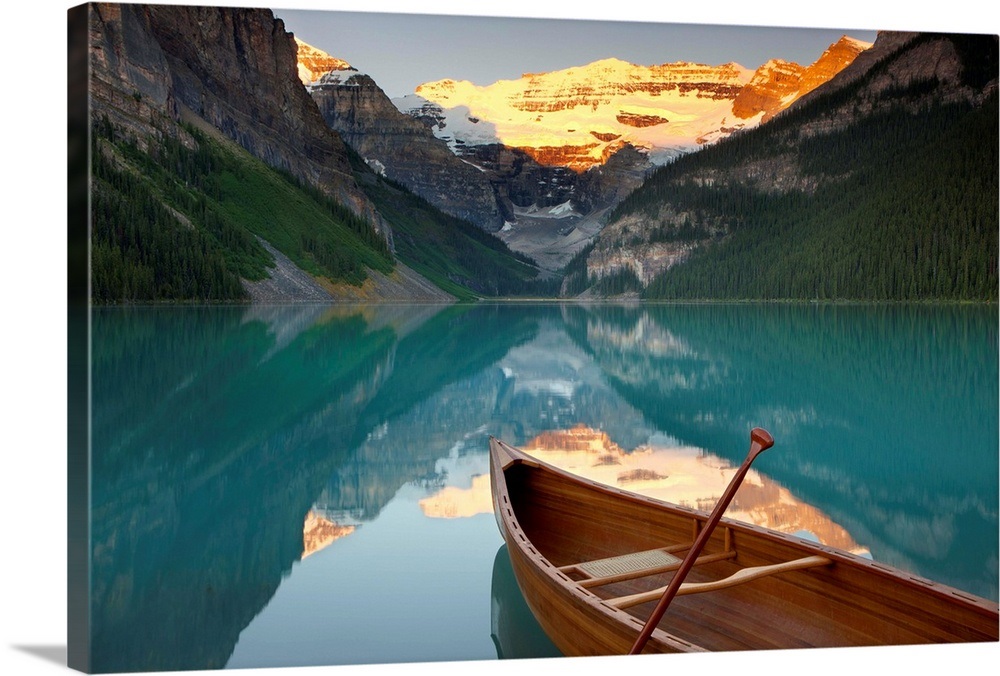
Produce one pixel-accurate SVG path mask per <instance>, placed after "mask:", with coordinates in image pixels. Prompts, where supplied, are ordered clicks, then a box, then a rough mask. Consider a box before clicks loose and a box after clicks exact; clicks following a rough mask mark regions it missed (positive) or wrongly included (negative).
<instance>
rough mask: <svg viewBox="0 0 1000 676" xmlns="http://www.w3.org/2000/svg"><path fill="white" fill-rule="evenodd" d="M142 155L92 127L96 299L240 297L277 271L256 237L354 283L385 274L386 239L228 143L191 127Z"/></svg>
mask: <svg viewBox="0 0 1000 676" xmlns="http://www.w3.org/2000/svg"><path fill="white" fill-rule="evenodd" d="M187 132H188V133H189V134H190V138H191V139H193V141H194V145H195V147H194V148H191V147H189V146H188V145H185V144H184V143H181V142H180V141H179V140H177V139H173V138H170V137H164V139H163V140H162V141H161V142H160V143H159V144H154V143H153V142H152V141H151V140H147V141H146V143H148V144H150V145H149V146H148V147H147V149H146V150H145V151H144V150H142V149H140V148H139V147H138V145H137V144H136V141H135V139H133V138H131V137H130V136H128V135H123V134H121V133H119V132H116V130H115V128H114V127H113V126H112V125H111V124H110V123H109V122H107V121H106V120H103V121H98V122H97V123H96V124H95V125H94V133H93V152H92V172H93V174H92V176H93V181H92V206H91V213H92V219H93V221H92V223H93V225H92V228H93V234H92V244H91V248H92V253H91V280H92V281H91V283H92V291H91V295H92V299H93V301H94V302H96V303H111V302H136V301H163V300H202V301H225V300H244V299H246V291H245V290H244V288H243V286H242V283H241V281H240V280H241V279H247V280H258V279H263V278H264V277H265V276H266V275H267V268H269V267H272V266H273V260H272V256H271V255H270V254H269V253H268V252H267V251H266V250H265V249H264V247H263V246H261V244H260V242H259V241H258V239H257V238H258V237H260V238H263V239H265V240H267V241H269V242H270V243H271V244H272V245H273V246H274V247H275V248H277V249H278V250H279V251H281V252H282V253H284V254H285V255H287V256H288V257H289V258H290V259H292V261H293V262H294V263H295V264H296V265H298V266H299V267H300V268H302V269H303V270H305V271H307V272H309V273H310V274H313V275H316V276H320V277H325V278H327V279H328V280H330V281H332V282H337V281H341V282H347V283H349V284H360V283H361V282H363V281H364V279H365V277H366V274H367V273H366V270H367V269H375V270H380V271H383V272H389V271H391V270H392V268H393V265H394V262H393V259H392V256H391V253H390V252H389V248H388V245H387V243H386V241H385V239H384V238H383V237H382V236H381V235H380V234H379V233H377V232H375V230H374V229H373V228H372V227H371V225H369V224H368V223H367V222H366V221H364V220H362V219H360V218H359V217H357V216H355V215H354V214H353V213H352V212H350V211H349V210H348V209H346V208H345V207H343V206H341V205H340V204H339V203H337V202H336V201H334V200H333V199H331V198H329V197H326V196H324V195H322V194H320V193H319V192H318V191H316V190H311V189H308V188H305V187H303V186H302V185H300V184H299V182H298V181H297V180H296V179H294V178H292V177H291V176H290V175H285V174H282V173H280V172H278V171H277V170H274V169H272V168H270V167H267V166H265V165H264V164H263V163H262V162H260V161H259V160H256V159H255V158H253V157H251V156H250V155H249V154H248V153H246V152H245V151H243V150H242V149H240V148H237V147H236V146H235V145H234V144H231V143H227V142H224V141H222V140H220V139H212V138H210V137H209V136H207V135H206V134H204V133H202V132H200V131H198V130H196V129H194V128H193V127H188V128H187Z"/></svg>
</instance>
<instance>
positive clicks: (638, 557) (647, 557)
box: [574, 549, 680, 577]
mask: <svg viewBox="0 0 1000 676" xmlns="http://www.w3.org/2000/svg"><path fill="white" fill-rule="evenodd" d="M675 563H680V559H678V558H677V557H676V556H674V555H673V554H671V553H669V552H665V551H663V550H662V549H650V550H647V551H644V552H631V553H629V554H622V555H620V556H609V557H608V558H606V559H597V560H596V561H587V562H585V563H578V564H576V565H575V566H574V567H575V568H576V569H577V570H580V571H583V572H584V573H586V574H587V575H589V576H590V577H610V576H612V575H621V574H623V573H633V572H636V571H639V570H648V569H653V568H659V567H660V566H670V565H673V564H675Z"/></svg>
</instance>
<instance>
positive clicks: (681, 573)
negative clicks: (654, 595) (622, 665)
mask: <svg viewBox="0 0 1000 676" xmlns="http://www.w3.org/2000/svg"><path fill="white" fill-rule="evenodd" d="M773 445H774V438H773V437H772V436H771V435H770V434H769V433H768V432H767V430H763V429H761V428H759V427H755V428H753V429H752V430H750V452H749V453H748V454H747V457H746V460H744V461H743V464H742V465H740V468H739V469H738V470H737V471H736V476H734V477H733V479H732V481H730V482H729V486H727V487H726V492H725V493H723V494H722V497H721V498H719V502H718V503H716V505H715V509H713V510H712V513H711V515H709V517H708V521H706V522H705V525H704V527H702V529H701V532H700V533H698V537H697V538H696V539H695V541H694V544H693V545H691V549H689V550H688V553H687V556H685V557H684V560H683V561H682V562H681V565H680V567H679V568H678V569H677V572H676V573H674V576H673V578H672V579H671V580H670V584H669V585H667V588H666V590H665V591H664V592H663V596H661V597H660V601H659V603H657V604H656V608H654V609H653V614H652V615H650V616H649V619H648V620H646V625H645V626H644V627H643V628H642V631H641V632H640V633H639V638H637V639H636V640H635V643H634V644H633V645H632V649H631V650H630V651H629V654H630V655H635V654H637V653H639V652H641V651H642V649H643V648H644V647H645V645H646V641H648V640H649V637H650V636H651V635H652V634H653V629H655V628H656V625H657V624H658V623H659V621H660V618H662V617H663V613H664V612H665V611H666V609H667V606H669V605H670V602H671V601H673V600H674V597H675V596H676V595H677V591H678V590H679V589H680V588H681V583H683V582H684V578H685V577H687V574H688V572H689V571H690V570H691V568H692V566H694V562H695V559H697V558H698V555H699V554H700V553H701V550H702V549H704V548H705V544H706V543H708V538H710V537H711V536H712V532H713V531H714V530H715V527H716V526H717V525H718V523H719V520H720V519H722V513H723V512H725V511H726V507H728V506H729V503H730V502H731V501H732V499H733V496H734V495H736V491H737V490H739V487H740V484H741V483H743V478H744V477H745V476H746V474H747V472H748V471H750V464H751V463H752V462H753V461H754V458H756V457H757V456H758V455H760V454H761V453H762V452H763V451H766V450H767V449H769V448H771V446H773Z"/></svg>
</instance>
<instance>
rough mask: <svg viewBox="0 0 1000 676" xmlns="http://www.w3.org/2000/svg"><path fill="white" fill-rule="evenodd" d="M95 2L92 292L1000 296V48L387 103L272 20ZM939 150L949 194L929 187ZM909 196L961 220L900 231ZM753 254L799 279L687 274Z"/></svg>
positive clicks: (528, 79) (549, 78)
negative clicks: (765, 254) (999, 138)
mask: <svg viewBox="0 0 1000 676" xmlns="http://www.w3.org/2000/svg"><path fill="white" fill-rule="evenodd" d="M81 11H84V12H86V21H85V22H84V25H86V26H87V36H86V38H87V40H86V41H87V44H88V45H89V48H90V49H89V54H90V56H89V59H90V65H89V71H88V77H89V79H88V85H89V89H90V106H91V110H90V113H91V120H92V128H93V133H92V135H91V145H92V154H91V156H92V157H93V158H94V159H93V165H92V168H91V173H92V195H93V204H94V206H93V209H92V221H93V233H94V234H93V241H92V248H93V256H92V258H93V264H92V278H93V281H94V284H93V300H95V301H96V302H133V301H137V300H144V301H145V300H166V299H175V300H185V299H190V300H196V299H198V300H205V299H211V300H252V301H253V300H256V301H265V300H266V301H275V300H279V301H280V300H302V299H307V298H308V299H313V300H322V299H354V300H363V301H371V300H380V299H395V300H408V299H409V300H446V299H455V298H459V299H473V298H482V297H490V296H510V295H530V296H555V295H562V296H564V297H573V296H577V295H580V294H583V295H584V296H585V297H595V296H606V295H620V294H622V293H624V294H626V295H633V296H634V295H637V294H638V295H647V296H649V297H675V296H677V295H678V294H679V295H680V296H681V297H691V296H695V297H767V298H801V297H809V298H816V297H824V298H825V297H831V298H844V297H846V298H868V297H872V296H873V293H872V292H871V288H872V287H873V286H877V285H880V288H881V289H882V290H880V291H879V292H878V293H875V294H874V296H875V297H880V298H881V297H885V298H904V297H905V298H910V297H913V298H928V297H933V298H954V297H961V298H967V297H968V298H986V299H992V298H995V297H996V283H995V280H996V256H995V253H994V254H993V255H992V257H991V256H990V254H989V252H990V251H993V252H995V250H996V246H995V244H994V245H991V243H995V241H996V227H995V226H996V204H995V197H996V194H997V189H996V179H995V177H996V173H997V172H996V170H995V168H996V163H997V161H996V154H995V153H991V152H984V151H983V148H995V144H993V145H990V143H989V142H990V140H991V139H992V138H995V127H996V125H995V124H994V125H993V129H992V131H991V130H990V121H991V120H993V121H995V115H996V112H995V110H996V103H995V102H996V87H997V72H996V70H997V65H996V64H997V59H996V38H995V36H948V35H944V36H935V35H929V34H903V33H887V32H884V33H880V34H879V36H878V39H877V40H876V42H875V44H874V45H868V44H867V43H861V42H858V41H856V40H853V39H851V38H849V37H844V38H842V39H841V40H839V41H838V42H837V43H835V44H834V45H831V46H830V48H829V49H828V50H827V51H826V52H824V53H823V54H822V55H820V56H819V57H818V58H817V60H816V61H815V62H814V63H813V64H811V65H809V66H801V65H798V64H794V63H789V62H784V61H779V60H771V61H768V62H767V63H765V64H764V65H762V66H761V67H760V68H758V69H756V70H755V71H751V70H749V69H747V68H744V67H742V66H740V65H738V64H724V65H721V66H707V65H703V64H693V63H683V62H682V63H673V64H662V65H653V66H643V65H636V64H629V63H626V62H624V61H621V60H617V59H605V60H602V61H598V62H595V63H592V64H585V65H582V66H579V67H574V68H569V69H565V70H562V71H556V72H550V73H535V74H525V75H524V76H522V77H521V78H518V79H515V80H510V81H500V82H496V83H493V84H491V85H486V86H479V85H474V84H472V83H469V82H460V81H454V80H441V81H437V82H430V83H426V84H424V85H421V86H420V87H418V88H417V90H416V92H415V94H414V95H412V96H407V97H403V98H401V99H396V100H390V99H389V98H388V97H387V96H386V95H385V93H384V92H383V91H382V90H381V89H380V88H379V86H378V83H377V82H376V81H375V80H374V79H373V78H371V77H370V76H368V75H366V74H365V73H364V72H363V71H361V70H357V69H355V68H354V66H353V65H352V64H349V63H347V62H346V61H344V60H342V59H339V58H337V57H336V56H335V55H333V56H331V55H329V54H327V53H325V52H323V51H322V50H319V49H317V48H315V47H312V46H310V45H307V44H305V43H303V42H302V41H301V40H298V39H296V38H295V37H294V36H293V35H291V34H290V33H288V32H287V31H286V30H285V29H284V26H283V24H282V22H281V21H280V20H279V19H276V18H275V17H274V15H273V14H272V13H271V12H270V11H269V10H264V9H255V10H249V9H230V8H212V7H172V6H147V5H107V4H100V3H98V4H94V5H89V6H87V8H85V9H84V10H81ZM991 116H992V117H991ZM991 134H992V136H991ZM872 137H874V141H873V140H872ZM984 141H985V142H984ZM933 162H939V163H944V164H945V165H946V166H948V167H949V168H950V171H949V172H948V176H949V177H950V180H951V181H952V183H949V184H948V185H944V184H942V185H940V186H939V189H935V190H933V191H924V192H923V193H920V190H919V187H918V186H916V185H913V184H912V177H914V176H922V175H923V173H924V172H925V171H931V169H929V167H931V166H932V163H933ZM939 173H940V172H939ZM991 177H992V178H991ZM921 180H923V179H921ZM966 180H972V183H969V184H964V185H966V187H967V188H971V192H969V191H968V190H967V191H966V194H965V196H960V195H959V192H958V191H959V189H960V188H959V187H956V186H961V185H963V183H962V182H963V181H966ZM907 181H909V183H907ZM904 183H906V185H913V187H912V188H908V190H912V191H914V192H915V193H918V194H917V197H914V198H913V199H908V200H907V205H908V206H909V207H910V208H911V209H916V208H917V207H918V206H920V205H922V204H923V202H921V200H924V201H927V202H928V204H929V206H926V208H925V207H923V206H920V208H921V209H925V210H930V211H934V210H936V212H947V216H942V218H946V220H947V221H948V223H947V226H945V225H933V224H931V225H928V219H927V218H923V217H919V218H918V216H917V215H914V216H912V217H911V218H909V219H907V220H906V221H905V222H902V223H901V222H896V221H892V219H891V218H890V217H889V216H890V214H889V213H888V212H886V211H885V209H886V208H887V207H886V205H885V204H884V203H885V201H886V200H885V199H883V198H885V197H886V195H890V194H892V193H893V190H895V188H894V187H892V186H899V185H903V184H904ZM923 185H931V184H929V183H927V182H926V181H924V183H923ZM835 195H848V196H850V197H849V198H843V199H840V200H839V201H838V199H835V197H834V196H835ZM969 195H971V196H972V197H973V199H969ZM991 200H992V206H991ZM849 202H855V203H857V204H850V203H849ZM859 204H863V205H864V208H863V213H860V212H859V211H858V209H861V207H860V206H858V205H859ZM747 205H750V206H752V208H747ZM956 205H963V206H964V211H961V213H959V211H958V207H957V206H956ZM890 208H891V209H893V211H892V213H893V214H897V213H899V209H898V208H897V207H890ZM803 214H811V215H809V216H803ZM817 214H822V218H823V219H824V222H825V223H833V224H834V225H835V227H823V225H822V224H820V222H819V220H817V219H818V218H819V216H817ZM938 215H940V213H939V214H938ZM931 220H933V219H931ZM890 221H891V229H892V231H893V232H894V233H896V234H898V235H899V236H896V237H894V238H885V237H881V238H880V237H877V236H876V234H873V233H878V232H881V230H880V228H881V229H884V228H885V227H887V225H886V224H887V223H889V222H890ZM848 222H851V223H855V224H856V225H857V224H862V225H861V226H859V227H855V231H850V230H849V228H848V226H847V225H842V224H845V223H848ZM765 224H766V227H765ZM941 228H945V230H946V232H947V233H949V234H948V236H947V237H942V236H941V234H940V233H939V232H938V231H939V230H940V229H941ZM917 230H920V231H921V234H919V235H916V234H913V232H916V231H917ZM834 233H836V234H834ZM907 233H910V234H907ZM935 233H937V234H935ZM824 238H825V239H824ZM831 238H835V239H836V240H837V241H836V242H833V243H831V242H830V241H828V240H830V239H831ZM859 238H860V239H859ZM887 239H893V240H894V241H893V243H892V244H891V246H890V245H888V244H885V242H884V241H882V240H887ZM875 240H878V242H876V241H875ZM857 241H865V242H869V243H872V244H873V246H874V244H878V246H882V247H883V248H882V249H879V248H878V246H874V248H873V247H872V246H865V247H859V246H858V245H857V243H856V242H857ZM941 242H946V244H945V245H942V244H941ZM886 246H889V247H890V248H885V247H886ZM755 249H764V250H767V251H769V252H772V255H771V258H772V259H775V260H779V261H780V262H781V265H779V266H777V269H778V270H783V271H784V272H781V274H782V275H785V276H786V277H787V278H788V279H792V278H793V277H798V276H803V275H802V274H800V273H799V272H795V274H794V275H789V274H787V273H788V271H789V270H790V269H793V268H794V269H795V270H796V271H797V270H799V269H805V270H807V272H806V273H804V278H803V280H800V281H796V282H795V283H769V284H757V283H755V284H753V285H750V286H748V285H747V284H742V285H741V284H736V283H732V282H727V283H726V286H725V288H720V287H717V286H712V285H711V284H710V285H708V286H705V285H704V284H703V283H700V282H699V283H695V282H693V281H691V280H687V281H684V282H683V284H681V283H680V282H677V281H670V280H667V277H670V276H673V277H676V276H677V275H678V274H680V275H681V276H683V275H691V276H694V275H696V273H697V276H700V277H701V278H707V277H710V276H712V273H711V270H713V269H718V266H720V265H722V264H723V263H722V259H725V258H726V257H731V256H733V255H734V253H733V252H734V251H736V250H739V251H741V252H746V251H752V250H755ZM862 249H863V251H860V250H862ZM830 251H833V252H834V254H835V255H832V256H831V255H827V254H828V253H829V252H830ZM774 252H777V253H774ZM968 252H977V253H976V254H975V255H973V254H971V253H968ZM983 252H985V253H983ZM740 255H746V254H745V253H744V254H740ZM862 255H863V256H867V257H868V258H869V259H870V257H871V256H883V257H887V258H888V259H890V260H892V261H896V262H894V263H893V264H892V265H891V266H888V267H889V269H893V270H895V272H894V273H893V275H894V278H895V279H894V281H892V282H891V283H890V282H878V283H876V282H873V281H872V279H874V278H875V277H877V276H879V275H880V274H882V273H881V272H880V271H879V269H877V268H878V266H875V265H874V264H873V263H871V261H870V260H868V261H867V262H864V263H862V262H861V260H860V258H861V257H862ZM720 257H722V258H720ZM796 257H797V258H796ZM737 258H738V257H737ZM793 259H795V260H793ZM816 261H822V262H823V265H817V264H816ZM882 267H885V266H882ZM917 269H919V270H920V271H921V272H920V273H919V275H918V274H917V273H915V272H913V270H917ZM938 269H940V270H941V271H942V273H941V274H940V275H936V277H935V272H934V271H935V270H938ZM907 270H909V272H907ZM852 271H853V272H852ZM664 275H667V277H665V276H664ZM928 275H930V276H931V277H934V278H935V279H936V281H933V282H932V283H924V282H922V281H921V280H923V279H924V278H925V277H927V276H928ZM673 277H671V279H673ZM715 277H716V278H717V279H724V278H727V279H731V277H726V276H725V275H715ZM846 277H857V278H864V280H865V283H864V284H859V283H853V282H852V283H846V282H842V281H841V282H836V283H834V282H833V281H832V280H834V279H841V280H842V279H843V278H846ZM918 277H919V279H918ZM942 277H948V278H949V279H950V280H951V281H950V282H949V283H947V284H946V283H943V282H942V281H941V279H940V278H942ZM805 278H808V279H805ZM818 280H821V281H818ZM678 284H681V286H682V287H683V288H684V289H685V290H683V291H679V290H678V287H677V285H678ZM820 287H822V289H823V290H822V291H819V289H820Z"/></svg>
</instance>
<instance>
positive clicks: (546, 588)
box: [490, 437, 1000, 655]
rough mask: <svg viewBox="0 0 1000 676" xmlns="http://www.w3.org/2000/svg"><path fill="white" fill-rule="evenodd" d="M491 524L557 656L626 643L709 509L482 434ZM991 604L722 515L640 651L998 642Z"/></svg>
mask: <svg viewBox="0 0 1000 676" xmlns="http://www.w3.org/2000/svg"><path fill="white" fill-rule="evenodd" d="M490 478H491V484H492V492H493V507H494V513H495V515H496V519H497V525H498V526H499V527H500V532H501V533H502V534H503V538H504V540H505V541H506V544H507V550H508V553H509V555H510V559H511V566H512V568H513V570H514V575H515V577H516V579H517V582H518V585H519V586H520V588H521V592H522V593H523V595H524V598H525V601H526V602H527V604H528V606H529V607H530V609H531V612H532V613H533V614H534V616H535V618H536V619H537V620H538V622H539V624H540V625H541V626H542V628H543V629H544V630H545V632H546V633H547V634H548V636H549V638H550V639H551V640H552V642H553V643H554V644H555V645H556V646H557V647H558V648H559V650H560V651H562V653H563V654H565V655H623V654H627V653H628V652H629V650H630V648H632V646H633V643H634V642H635V641H636V637H637V636H638V635H639V634H640V632H641V631H642V630H643V627H644V625H645V623H646V620H647V619H648V618H649V617H650V615H651V613H652V611H653V609H654V607H655V606H656V603H657V601H658V600H659V599H660V596H661V595H662V593H663V591H664V588H665V585H667V584H668V582H669V580H670V577H671V575H672V571H674V570H676V569H677V568H678V567H679V564H680V560H681V558H683V557H684V555H685V553H686V550H687V549H688V548H690V547H691V545H692V544H693V542H694V540H695V538H696V537H697V534H698V533H699V531H700V528H701V526H702V525H703V524H704V523H706V521H707V520H708V514H706V513H704V512H700V511H697V510H693V509H688V508H685V507H681V506H678V505H673V504H670V503H667V502H663V501H661V500H655V499H652V498H647V497H643V496H639V495H636V494H633V493H629V492H627V491H623V490H619V489H617V488H612V487H609V486H605V485H602V484H598V483H596V482H593V481H589V480H587V479H583V478H580V477H577V476H575V475H573V474H570V473H569V472H566V471H564V470H561V469H559V468H557V467H553V466H551V465H548V464H546V463H543V462H540V461H538V460H537V459H535V458H533V457H531V456H530V455H528V454H526V453H524V452H523V451H520V450H518V449H516V448H514V447H512V446H509V445H507V444H505V443H503V442H502V441H500V440H498V439H495V438H493V437H491V438H490ZM998 626H1000V621H998V606H997V604H996V603H994V602H992V601H988V600H986V599H982V598H978V597H976V596H973V595H972V594H967V593H965V592H962V591H959V590H957V589H953V588H951V587H947V586H944V585H942V584H938V583H936V582H932V581H930V580H926V579H922V578H919V577H917V576H914V575H911V574H909V573H905V572H902V571H900V570H897V569H894V568H891V567H889V566H886V565H883V564H880V563H876V562H874V561H871V560H869V559H866V558H862V557H859V556H854V555H852V554H849V553H847V552H843V551H840V550H837V549H834V548H832V547H827V546H824V545H819V544H816V543H814V542H810V541H807V540H804V539H801V538H798V537H795V536H791V535H786V534H783V533H777V532H774V531H770V530H767V529H764V528H760V527H758V526H753V525H748V524H744V523H740V522H737V521H733V520H730V519H725V518H723V519H722V521H721V522H720V523H719V525H718V527H717V528H716V529H715V531H714V532H713V533H712V536H711V538H710V539H709V540H708V541H707V544H706V546H705V548H704V549H703V550H702V552H701V553H700V555H699V556H698V559H697V564H696V565H695V566H694V567H693V568H692V569H691V571H690V573H689V574H688V576H687V578H685V583H684V585H682V587H681V590H680V592H679V593H678V594H677V596H676V598H674V600H673V602H672V603H671V605H670V606H669V607H668V608H667V610H666V612H665V614H664V615H663V617H662V619H661V620H660V622H659V623H658V624H657V626H656V627H655V628H654V629H652V634H651V635H650V636H649V640H648V642H646V644H645V647H644V649H643V650H644V652H647V653H652V652H702V651H730V650H760V649H793V648H808V647H842V646H875V645H912V644H921V643H961V642H965V643H970V642H989V641H997V640H998Z"/></svg>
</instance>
